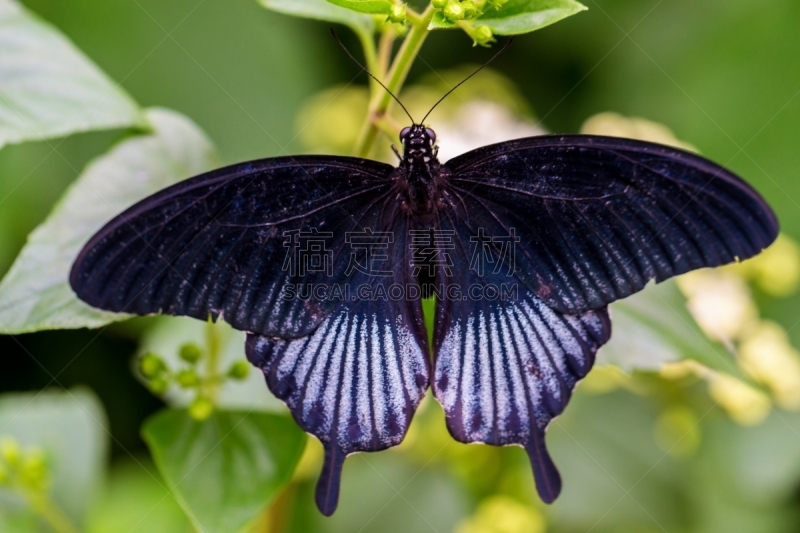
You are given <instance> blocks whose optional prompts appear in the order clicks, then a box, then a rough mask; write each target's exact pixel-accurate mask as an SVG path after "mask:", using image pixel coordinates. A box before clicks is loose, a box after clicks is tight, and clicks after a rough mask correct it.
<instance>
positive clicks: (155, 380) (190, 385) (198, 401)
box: [138, 342, 250, 420]
mask: <svg viewBox="0 0 800 533" xmlns="http://www.w3.org/2000/svg"><path fill="white" fill-rule="evenodd" d="M178 357H180V359H181V361H183V362H184V363H186V366H185V367H184V368H180V369H177V370H171V369H170V368H169V366H168V365H167V363H166V361H165V360H164V359H163V358H162V357H160V356H159V355H157V354H154V353H152V352H148V353H146V354H144V355H142V356H141V357H140V358H139V361H138V368H139V373H140V374H141V375H142V376H143V377H144V378H145V380H147V385H148V388H149V389H150V391H151V392H153V393H154V394H157V395H163V394H165V393H166V392H167V391H168V390H169V388H170V386H172V385H176V386H178V387H180V388H181V389H186V390H194V391H196V396H195V398H194V400H193V401H192V403H191V404H190V405H189V414H190V415H191V416H192V418H194V419H196V420H205V419H206V418H208V417H209V416H211V414H212V413H213V412H214V400H213V397H214V396H215V394H214V391H215V390H216V389H217V388H218V387H219V385H221V384H222V383H224V382H225V381H227V380H229V379H230V380H236V381H241V380H243V379H245V378H247V376H248V375H249V373H250V364H249V363H248V362H247V361H245V360H239V361H235V362H234V363H233V364H231V365H230V367H228V369H227V370H226V371H225V372H224V373H219V374H218V373H210V374H206V375H204V374H203V373H202V371H201V370H200V368H199V366H200V365H199V363H200V362H201V361H203V360H204V359H205V358H206V354H205V353H204V351H203V349H202V348H200V347H199V346H198V345H197V344H195V343H191V342H190V343H186V344H183V345H182V346H181V347H180V349H179V350H178Z"/></svg>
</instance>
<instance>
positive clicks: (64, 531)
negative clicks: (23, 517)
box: [28, 494, 78, 533]
mask: <svg viewBox="0 0 800 533" xmlns="http://www.w3.org/2000/svg"><path fill="white" fill-rule="evenodd" d="M28 499H29V501H30V502H31V504H32V505H33V507H34V508H35V509H36V511H37V512H38V513H39V515H40V516H41V517H42V518H43V519H44V521H45V522H47V524H48V525H49V526H50V527H51V528H53V531H55V532H56V533H78V528H76V527H75V525H74V524H73V523H72V521H71V520H70V519H69V517H68V516H67V515H66V514H64V512H63V511H62V510H61V509H59V508H58V507H57V506H56V504H54V503H53V502H52V501H51V500H50V498H48V497H47V495H45V494H29V495H28Z"/></svg>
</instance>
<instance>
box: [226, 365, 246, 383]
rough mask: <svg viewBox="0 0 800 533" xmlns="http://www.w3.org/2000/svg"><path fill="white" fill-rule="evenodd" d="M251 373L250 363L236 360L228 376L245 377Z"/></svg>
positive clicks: (233, 377)
mask: <svg viewBox="0 0 800 533" xmlns="http://www.w3.org/2000/svg"><path fill="white" fill-rule="evenodd" d="M249 373H250V363H248V362H247V361H236V362H235V363H233V364H232V365H231V367H230V368H229V369H228V376H229V377H230V378H232V379H244V378H246V377H247V375H248V374H249Z"/></svg>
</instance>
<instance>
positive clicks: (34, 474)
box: [20, 448, 48, 490]
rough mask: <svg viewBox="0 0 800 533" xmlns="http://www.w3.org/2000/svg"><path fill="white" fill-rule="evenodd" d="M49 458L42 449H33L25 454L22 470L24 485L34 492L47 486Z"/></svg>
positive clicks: (21, 476)
mask: <svg viewBox="0 0 800 533" xmlns="http://www.w3.org/2000/svg"><path fill="white" fill-rule="evenodd" d="M47 474H48V473H47V457H46V455H45V453H44V451H43V450H42V449H40V448H33V449H31V450H30V451H29V452H28V453H26V454H25V456H24V458H23V460H22V466H21V468H20V479H21V480H22V483H23V484H24V485H25V486H26V487H28V488H30V489H34V490H40V489H43V488H44V487H45V485H47V477H48V475H47Z"/></svg>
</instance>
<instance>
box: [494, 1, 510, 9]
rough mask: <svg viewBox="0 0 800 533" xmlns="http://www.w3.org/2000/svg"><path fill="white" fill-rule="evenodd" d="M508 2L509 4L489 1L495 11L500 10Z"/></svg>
mask: <svg viewBox="0 0 800 533" xmlns="http://www.w3.org/2000/svg"><path fill="white" fill-rule="evenodd" d="M506 2H508V0H489V4H490V5H491V6H492V7H493V8H495V9H500V8H501V7H503V6H504V5H505V3H506Z"/></svg>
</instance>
